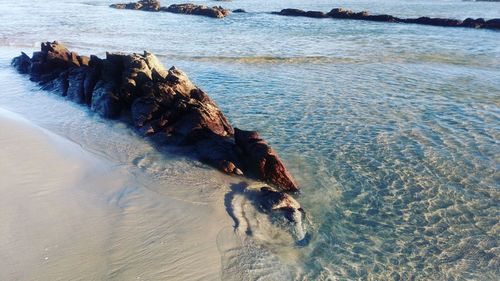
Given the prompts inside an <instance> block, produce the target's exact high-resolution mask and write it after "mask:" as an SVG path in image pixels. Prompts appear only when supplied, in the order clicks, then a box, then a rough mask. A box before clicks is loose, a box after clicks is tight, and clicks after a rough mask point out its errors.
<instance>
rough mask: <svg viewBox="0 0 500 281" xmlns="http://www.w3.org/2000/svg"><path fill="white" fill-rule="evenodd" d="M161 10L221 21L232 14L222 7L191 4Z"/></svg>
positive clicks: (176, 5)
mask: <svg viewBox="0 0 500 281" xmlns="http://www.w3.org/2000/svg"><path fill="white" fill-rule="evenodd" d="M161 10H162V11H166V12H170V13H176V14H187V15H199V16H207V17H211V18H219V19H220V18H224V17H226V16H228V15H229V14H230V13H231V11H230V10H228V9H224V8H222V7H221V6H214V7H208V6H205V5H195V4H191V3H187V4H172V5H170V6H168V7H166V8H165V7H164V8H162V9H161Z"/></svg>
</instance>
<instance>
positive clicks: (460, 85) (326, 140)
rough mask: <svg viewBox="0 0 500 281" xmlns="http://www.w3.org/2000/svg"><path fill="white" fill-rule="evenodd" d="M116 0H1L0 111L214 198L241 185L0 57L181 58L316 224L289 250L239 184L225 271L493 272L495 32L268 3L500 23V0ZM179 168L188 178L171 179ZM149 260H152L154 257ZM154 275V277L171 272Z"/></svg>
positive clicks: (222, 237)
mask: <svg viewBox="0 0 500 281" xmlns="http://www.w3.org/2000/svg"><path fill="white" fill-rule="evenodd" d="M112 2H113V1H76V0H73V1H65V2H64V3H61V2H59V1H57V2H56V1H30V2H29V3H28V2H22V3H6V4H2V5H0V12H1V13H2V15H3V18H2V24H1V25H0V45H1V47H0V77H1V81H2V83H3V93H2V95H0V107H4V108H7V109H9V110H11V111H14V112H17V113H19V114H21V115H23V116H25V117H26V118H28V119H29V120H31V121H33V122H34V123H36V124H38V125H40V126H42V127H44V128H47V129H49V130H51V131H53V132H55V133H57V134H59V135H61V136H64V137H65V138H68V139H71V140H72V141H73V142H75V143H78V144H79V145H81V146H82V147H83V148H84V149H86V150H88V151H91V152H93V153H97V154H99V155H101V156H103V157H105V158H107V159H110V160H111V161H114V162H116V163H122V164H125V165H130V166H131V167H136V168H137V169H138V170H139V171H141V172H138V173H139V174H141V173H145V174H146V175H147V176H148V177H153V178H154V179H155V180H157V181H158V182H159V183H160V184H159V185H152V186H153V187H150V188H152V189H153V190H154V191H155V192H158V193H160V194H163V195H165V196H167V197H169V198H176V199H178V200H186V201H188V202H211V203H210V204H215V205H216V204H222V205H223V204H224V203H223V197H224V194H225V193H226V192H228V191H229V189H230V185H231V183H233V184H234V182H237V180H232V179H228V178H227V177H224V176H223V175H220V174H219V173H217V172H213V171H212V170H210V169H208V168H206V167H205V166H203V165H200V164H198V163H197V162H196V161H193V160H192V159H190V157H184V156H182V155H184V153H183V152H182V151H180V153H178V152H179V151H177V149H173V148H158V147H154V146H152V145H150V144H147V143H144V142H143V140H142V139H140V138H139V137H137V136H136V135H135V134H134V133H133V132H132V131H130V130H129V129H128V128H126V127H125V126H124V125H121V124H117V123H113V122H109V121H105V120H101V119H99V118H98V117H96V116H94V115H93V114H92V113H89V112H87V111H86V110H85V109H83V108H81V107H79V106H77V105H72V104H70V103H68V102H65V101H64V100H63V99H61V98H58V97H54V96H52V95H50V94H47V93H44V92H42V91H39V90H37V88H36V86H34V85H33V84H31V83H30V82H28V81H27V79H26V78H24V77H22V76H19V75H17V74H16V73H14V71H13V70H12V69H11V68H10V67H9V66H8V63H9V61H10V58H11V57H12V56H14V55H15V54H16V53H18V52H19V51H21V50H26V51H33V50H34V49H35V47H36V46H38V44H39V42H42V41H46V40H56V39H57V40H59V41H62V42H64V43H65V44H66V45H67V46H68V47H70V48H71V49H74V50H77V51H79V52H80V53H83V54H91V53H92V54H93V53H96V54H99V55H101V56H103V55H104V52H105V51H125V52H141V51H142V50H144V49H147V50H150V51H153V52H155V53H157V54H159V55H160V57H161V59H162V61H163V62H164V63H165V64H166V65H167V66H170V65H173V64H175V65H176V66H178V67H180V68H181V69H183V70H184V71H186V72H187V73H188V75H189V76H190V77H191V78H192V79H193V81H195V82H196V83H197V84H198V85H199V86H201V87H202V88H203V89H205V90H206V91H207V92H208V93H209V94H210V95H211V96H212V97H213V98H214V99H215V100H216V102H217V103H218V104H219V105H220V107H221V108H222V110H223V111H224V112H225V113H226V114H227V116H228V117H229V118H230V120H231V122H232V123H234V124H235V125H236V126H239V127H242V128H247V129H250V128H252V129H257V130H259V131H260V132H261V133H262V134H263V136H264V137H265V138H266V139H268V140H269V141H270V142H271V143H272V145H273V146H274V147H275V148H276V149H277V150H278V152H279V153H280V155H281V156H282V158H283V159H284V160H285V162H286V164H287V166H288V167H289V169H290V170H291V172H292V174H294V175H295V176H296V177H297V179H298V181H299V182H300V184H301V186H302V190H303V191H302V193H301V195H300V196H299V197H298V199H299V201H300V202H301V203H302V205H303V207H304V209H306V210H307V212H308V218H309V220H310V223H311V225H312V230H311V233H312V240H311V243H310V244H309V245H308V246H307V247H303V248H295V247H294V246H293V243H292V242H291V241H290V237H289V236H288V235H287V234H286V232H283V231H282V230H280V229H279V228H276V227H273V226H272V225H269V224H268V222H267V220H266V218H265V217H264V216H262V214H259V213H258V212H255V210H253V209H252V206H249V203H248V201H247V200H245V198H242V197H241V196H240V197H239V196H235V197H234V198H233V200H232V203H231V204H233V205H234V207H235V210H236V211H237V215H238V216H239V217H242V218H245V220H243V221H245V223H247V224H248V225H250V226H251V227H252V229H253V230H254V233H255V235H253V236H252V237H247V236H246V235H245V234H244V232H243V233H239V234H234V233H233V232H232V230H231V227H230V225H231V219H230V218H229V216H227V218H225V217H224V216H222V217H221V219H226V220H227V221H226V224H227V226H228V227H229V228H228V229H221V230H220V232H219V233H218V235H217V237H218V238H217V240H216V241H213V243H214V244H216V245H217V248H218V249H219V255H220V256H210V257H207V260H209V261H213V260H214V259H216V260H220V261H221V270H222V272H221V273H220V276H221V277H222V279H224V280H231V279H232V280H254V279H259V278H260V279H261V280H283V279H296V280H336V279H339V280H353V279H362V280H365V279H368V280H386V279H393V280H411V279H413V280H444V279H450V280H496V279H498V278H499V276H500V272H499V268H500V258H499V255H500V249H499V245H498V244H499V239H498V236H499V230H500V225H499V221H500V207H499V206H500V193H499V188H500V185H499V182H500V177H499V174H498V168H499V162H500V158H499V156H498V155H500V147H499V138H500V109H499V107H500V79H498V77H500V46H499V44H498V40H499V38H500V33H499V32H496V31H491V30H473V29H462V28H442V27H432V26H419V25H402V24H387V23H370V22H359V21H343V20H331V19H321V20H319V19H307V18H288V17H279V16H275V15H270V14H268V13H267V12H270V11H277V10H280V9H283V8H289V7H297V8H304V9H311V10H323V11H328V10H330V9H331V8H333V7H338V6H343V7H346V8H351V9H354V10H357V11H358V10H368V11H370V12H373V13H389V14H393V15H396V16H408V17H417V16H440V17H452V18H460V19H463V18H466V17H485V18H498V17H500V12H499V7H500V6H499V5H498V3H488V2H463V1H392V0H387V1H338V2H335V3H333V2H331V1H298V0H294V1H262V0H252V1H237V0H234V1H232V2H213V1H195V2H205V3H209V4H211V5H215V4H217V5H219V4H220V5H222V6H225V7H231V8H244V9H246V10H248V11H249V12H250V13H248V14H233V15H231V16H230V17H228V18H226V19H224V20H214V19H209V18H203V17H195V16H184V15H175V14H170V13H147V12H136V11H121V10H114V9H109V8H108V7H107V5H108V4H110V3H112ZM174 2H175V1H162V3H163V4H164V5H167V4H168V3H174ZM103 135H104V136H105V137H103ZM192 169H195V171H196V172H195V173H192V172H191V171H192ZM179 180H183V181H185V182H188V183H189V186H190V187H189V188H185V189H180V190H179V189H178V188H173V187H172V186H175V183H176V182H177V181H179ZM250 184H252V183H250ZM222 205H221V206H222ZM222 208H223V207H222ZM148 212H151V210H149V211H146V213H148ZM165 212H168V210H165ZM214 216H215V214H214ZM200 223H201V222H200ZM123 256H124V257H126V256H127V255H126V253H125V254H124V255H123ZM156 258H157V257H156V256H149V259H147V260H148V261H149V262H150V263H152V264H155V263H159V264H161V262H160V260H158V259H156ZM187 260H189V258H187ZM129 262H130V263H133V262H134V260H130V261H129ZM68 266H69V265H68ZM165 266H166V265H165ZM163 273H164V274H165V275H162V274H161V272H160V273H159V274H158V275H155V277H158V278H161V277H163V278H164V279H165V278H168V277H170V278H168V279H171V278H172V275H167V272H163Z"/></svg>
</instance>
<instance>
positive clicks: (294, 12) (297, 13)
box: [273, 9, 328, 18]
mask: <svg viewBox="0 0 500 281" xmlns="http://www.w3.org/2000/svg"><path fill="white" fill-rule="evenodd" d="M273 14H277V15H281V16H292V17H308V18H327V17H328V16H327V15H326V14H325V13H323V12H319V11H304V10H299V9H283V10H281V11H280V12H274V13H273Z"/></svg>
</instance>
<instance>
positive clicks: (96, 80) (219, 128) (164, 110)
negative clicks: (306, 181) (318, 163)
mask: <svg viewBox="0 0 500 281" xmlns="http://www.w3.org/2000/svg"><path fill="white" fill-rule="evenodd" d="M12 65H13V66H14V67H15V68H16V69H17V70H18V71H19V72H20V73H24V74H29V76H30V79H31V80H32V81H36V82H38V83H39V84H40V85H41V86H42V88H43V89H45V90H50V91H54V92H57V93H58V94H60V95H61V96H66V97H67V98H68V99H69V100H72V101H74V102H77V103H80V104H83V105H87V106H89V107H90V109H91V110H93V111H95V112H97V113H98V114H99V115H101V116H102V117H105V118H118V117H121V120H127V122H128V123H130V124H131V125H133V126H135V127H136V128H137V130H138V131H139V132H141V133H144V134H147V135H157V136H158V137H159V138H161V140H163V141H164V142H168V143H174V144H179V145H192V146H193V148H195V151H196V152H197V155H198V157H199V159H200V160H201V161H203V162H205V163H207V164H209V165H211V166H213V167H215V168H217V169H219V170H221V171H223V172H226V173H228V174H236V175H243V174H244V175H248V176H253V177H255V178H257V179H259V180H262V181H266V182H268V183H270V184H272V185H274V186H276V187H277V188H279V189H281V190H284V191H297V190H298V186H297V184H296V183H295V182H294V180H293V178H292V177H291V175H290V174H289V173H288V171H287V170H286V168H285V166H284V164H283V162H282V161H281V160H280V159H279V157H278V155H277V154H276V152H275V151H274V150H272V149H271V147H270V146H269V145H268V144H267V143H266V142H265V141H264V140H262V139H261V138H260V136H259V135H258V134H257V133H256V132H246V131H241V130H236V134H235V130H234V129H233V127H232V126H231V124H230V123H229V122H228V120H227V119H226V117H225V116H224V114H223V113H222V111H221V110H220V109H219V107H218V106H217V104H216V103H215V102H214V101H213V100H212V99H211V98H210V97H209V96H208V95H207V94H206V93H205V92H204V91H203V90H201V89H200V88H198V87H197V86H196V85H194V84H193V83H192V82H191V81H190V80H189V78H188V77H187V75H186V74H185V73H184V72H182V71H181V70H179V69H177V68H175V67H172V68H170V69H169V70H166V69H165V68H164V67H163V65H162V64H161V63H160V61H159V60H158V59H157V58H156V56H155V55H153V54H151V53H148V52H144V54H122V53H106V58H105V59H100V58H98V57H96V56H90V58H88V57H84V56H78V54H76V53H74V52H69V51H68V49H66V47H64V46H63V45H62V44H60V43H58V42H52V43H50V42H47V43H42V47H41V51H40V52H35V53H33V56H32V58H30V57H29V56H28V55H26V54H25V53H22V54H21V55H20V56H18V57H16V58H14V59H13V60H12ZM235 137H236V139H235Z"/></svg>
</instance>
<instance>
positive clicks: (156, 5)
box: [110, 0, 230, 18]
mask: <svg viewBox="0 0 500 281" xmlns="http://www.w3.org/2000/svg"><path fill="white" fill-rule="evenodd" d="M110 7H111V8H115V9H129V10H140V11H148V12H159V11H161V12H170V13H176V14H188V15H200V16H206V17H211V18H224V17H226V16H227V15H229V14H230V10H228V9H224V8H222V7H220V6H214V7H208V6H204V5H195V4H191V3H187V4H172V5H170V6H168V7H161V5H160V2H159V1H156V0H142V1H139V2H134V3H128V4H111V5H110Z"/></svg>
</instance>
